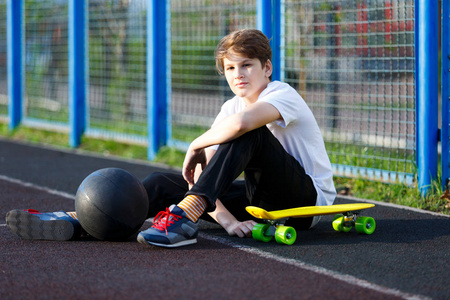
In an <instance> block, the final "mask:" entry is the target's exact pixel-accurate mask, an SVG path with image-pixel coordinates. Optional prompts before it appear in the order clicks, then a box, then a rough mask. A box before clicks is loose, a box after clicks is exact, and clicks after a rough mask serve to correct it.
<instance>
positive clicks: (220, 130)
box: [138, 30, 336, 247]
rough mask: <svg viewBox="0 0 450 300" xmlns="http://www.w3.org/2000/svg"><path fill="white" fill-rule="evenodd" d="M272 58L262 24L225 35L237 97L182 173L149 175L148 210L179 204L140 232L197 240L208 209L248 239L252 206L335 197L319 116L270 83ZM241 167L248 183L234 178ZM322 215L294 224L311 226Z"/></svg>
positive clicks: (159, 238)
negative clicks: (260, 27) (198, 226)
mask: <svg viewBox="0 0 450 300" xmlns="http://www.w3.org/2000/svg"><path fill="white" fill-rule="evenodd" d="M271 56H272V53H271V49H270V45H269V40H268V39H267V37H266V36H265V35H264V34H263V33H262V32H260V31H258V30H240V31H236V32H233V33H231V34H229V35H228V36H226V37H224V38H223V39H222V40H221V41H220V43H219V45H218V47H217V52H216V66H217V68H218V70H219V72H221V73H223V74H224V75H225V77H226V79H227V82H228V84H229V86H230V88H231V90H232V91H233V93H234V94H235V95H236V96H235V97H234V98H232V99H231V100H229V101H227V102H226V103H225V104H224V105H223V106H222V109H221V111H220V113H219V114H218V116H217V117H216V119H215V121H214V123H213V125H212V126H211V129H210V130H208V131H207V132H205V133H204V134H202V135H201V136H199V137H198V138H197V139H195V140H194V141H193V142H192V143H191V144H190V146H189V149H188V151H187V153H186V157H185V160H184V164H183V171H182V176H183V177H181V175H171V174H161V173H158V174H151V175H150V176H149V177H147V178H146V179H145V180H144V182H143V183H144V186H145V188H146V189H147V192H148V195H149V198H150V211H149V215H155V214H156V212H157V211H158V210H161V209H163V208H164V207H167V206H169V205H172V206H171V207H170V209H169V208H166V210H164V211H161V212H159V213H158V214H157V215H156V217H155V219H154V225H153V226H152V227H151V228H149V229H147V230H145V231H143V232H141V233H140V234H139V235H138V241H139V242H140V243H142V244H151V245H156V246H162V247H179V246H183V245H189V244H193V243H195V242H196V236H197V231H198V230H197V220H198V219H199V218H200V217H201V216H203V217H205V218H208V216H207V215H204V212H207V213H208V214H209V216H210V217H212V218H213V219H214V220H215V221H217V222H218V223H219V224H220V225H221V226H222V227H223V228H224V229H225V230H226V231H227V232H228V234H230V235H237V236H239V237H245V236H251V232H252V229H253V226H255V224H256V222H255V221H254V220H252V218H251V217H250V215H249V214H248V213H246V211H245V206H247V205H255V206H260V207H262V208H265V209H266V210H277V209H286V208H293V207H299V206H310V205H330V204H332V203H333V202H334V198H335V196H336V191H335V188H334V184H333V180H332V170H331V164H330V161H329V159H328V156H327V154H326V150H325V146H324V142H323V139H322V136H321V133H320V130H319V127H318V125H317V122H316V120H315V119H314V116H313V114H312V112H311V111H310V109H309V108H308V106H307V105H306V103H305V102H304V101H303V99H302V98H301V96H300V95H299V94H298V93H297V92H296V91H295V90H294V89H292V88H291V87H290V86H289V85H287V84H285V83H281V82H271V75H272V63H271ZM197 166H201V168H197ZM242 172H244V173H245V183H242V182H238V181H237V182H234V180H235V179H236V178H237V177H238V176H239V175H240V174H241V173H242ZM186 182H187V183H186ZM188 184H189V186H188ZM184 196H185V198H184V199H183V200H182V201H181V202H179V201H180V199H182V198H183V197H184ZM178 202H179V203H178ZM174 204H176V205H174ZM317 221H318V220H314V222H313V218H306V219H290V220H289V221H288V222H287V224H290V225H292V226H295V227H296V228H300V229H307V228H310V227H312V226H314V225H315V223H317Z"/></svg>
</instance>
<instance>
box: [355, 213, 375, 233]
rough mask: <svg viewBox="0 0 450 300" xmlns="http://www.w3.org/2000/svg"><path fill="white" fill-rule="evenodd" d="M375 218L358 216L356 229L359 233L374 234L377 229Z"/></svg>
mask: <svg viewBox="0 0 450 300" xmlns="http://www.w3.org/2000/svg"><path fill="white" fill-rule="evenodd" d="M375 227H376V225H375V220H374V219H373V218H371V217H358V218H357V219H356V222H355V229H356V231H357V232H358V233H364V234H372V233H373V232H374V231H375Z"/></svg>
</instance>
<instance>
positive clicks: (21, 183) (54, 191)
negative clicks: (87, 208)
mask: <svg viewBox="0 0 450 300" xmlns="http://www.w3.org/2000/svg"><path fill="white" fill-rule="evenodd" d="M0 179H1V180H4V181H7V182H11V183H15V184H19V185H21V186H24V187H30V188H33V189H36V190H38V191H41V192H46V193H49V194H52V195H56V196H61V197H64V198H68V199H72V200H75V195H72V194H69V193H66V192H61V191H57V190H53V189H50V188H46V187H42V186H40V185H36V184H34V183H30V182H25V181H22V180H20V179H15V178H11V177H8V176H4V175H0Z"/></svg>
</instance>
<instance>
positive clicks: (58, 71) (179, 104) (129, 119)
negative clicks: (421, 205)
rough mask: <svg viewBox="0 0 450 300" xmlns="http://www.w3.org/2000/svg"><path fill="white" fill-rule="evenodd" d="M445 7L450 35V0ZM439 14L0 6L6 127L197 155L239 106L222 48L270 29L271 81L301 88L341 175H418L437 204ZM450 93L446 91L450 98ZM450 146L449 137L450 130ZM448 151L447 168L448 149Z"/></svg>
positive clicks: (278, 3) (250, 1) (364, 2)
mask: <svg viewBox="0 0 450 300" xmlns="http://www.w3.org/2000/svg"><path fill="white" fill-rule="evenodd" d="M442 5H443V6H442V9H443V11H444V13H443V19H442V20H443V21H442V24H443V25H442V26H443V29H444V30H445V28H447V27H448V21H446V20H447V19H446V18H445V11H446V9H448V0H443V1H442ZM437 6H438V4H437V1H426V0H415V1H414V0H406V1H401V0H389V1H387V0H386V1H385V0H382V1H380V0H360V1H350V0H340V1H337V0H333V1H331V0H330V1H316V0H315V1H313V0H298V1H295V0H284V1H282V0H247V1H235V0H226V1H223V0H220V1H219V0H208V1H206V0H193V1H182V0H171V1H169V0H167V1H163V0H134V1H126V2H122V1H97V0H91V1H87V0H86V1H77V0H70V1H67V2H65V1H57V0H45V1H38V2H36V1H27V0H16V1H13V0H8V1H6V3H5V1H2V0H0V13H2V15H1V16H0V33H1V32H2V30H3V31H6V32H7V39H6V40H5V39H3V38H1V37H0V68H5V69H6V67H5V66H4V65H5V64H4V63H2V62H3V60H2V59H1V58H2V53H6V52H7V53H8V59H7V62H8V68H7V69H8V72H7V76H6V77H4V76H3V75H1V74H0V94H1V95H0V117H2V118H3V119H7V120H8V123H9V126H10V128H11V129H12V128H15V127H16V126H17V125H18V124H20V123H25V124H28V125H32V126H41V127H42V126H43V127H47V128H55V129H57V130H66V131H69V132H70V141H69V143H70V145H72V146H73V147H76V146H77V145H79V143H80V142H81V136H82V135H83V134H85V135H88V136H94V137H101V138H111V139H116V140H121V141H128V142H132V143H140V144H145V145H147V146H148V156H149V159H152V158H153V157H154V156H155V155H156V153H157V151H158V149H159V148H160V147H161V146H162V145H165V144H169V145H171V146H176V147H181V148H182V147H186V145H188V143H189V142H190V141H191V140H192V139H193V138H194V137H195V136H196V135H198V134H199V133H201V132H202V131H203V130H205V129H206V128H207V127H208V126H209V125H210V124H211V122H212V120H213V118H214V116H215V114H217V112H218V110H219V109H220V106H221V104H222V103H223V102H224V101H225V100H226V99H228V98H230V97H231V94H230V92H229V89H228V87H227V84H226V82H225V81H224V79H223V78H221V77H220V76H218V75H217V73H216V71H215V69H214V57H213V55H214V49H215V46H216V44H217V42H218V41H219V39H220V38H221V37H222V36H224V35H225V34H227V33H229V32H231V31H232V30H236V29H240V28H259V29H261V30H262V31H263V32H265V33H266V34H267V36H268V37H269V38H271V44H272V48H273V59H272V60H273V63H274V66H275V67H276V68H274V75H273V78H274V79H281V80H283V81H286V82H288V83H289V84H290V85H292V86H293V87H295V88H296V89H297V90H298V91H299V92H300V94H301V95H302V96H303V97H304V98H305V100H306V101H307V103H308V105H309V106H310V107H311V109H312V110H313V112H314V114H315V116H316V118H317V120H318V122H319V124H320V126H321V128H322V131H323V135H324V138H325V141H326V143H327V149H328V152H329V154H330V157H331V160H332V163H333V166H334V170H335V174H336V175H338V176H358V177H364V178H368V179H373V180H381V181H387V182H394V181H395V182H403V183H406V184H412V183H414V182H415V180H416V176H418V182H419V186H420V187H421V189H422V191H423V192H424V193H426V192H427V191H428V189H429V187H430V184H431V181H432V180H433V179H435V178H436V177H437V174H436V173H437V135H438V132H437V106H438V105H437V104H438V94H437V89H438V88H437V86H436V82H437V53H438V48H437V40H438V36H437V32H438V30H437V28H438V27H437V26H438V25H437V23H436V18H437V13H438V10H439V7H437ZM50 11H51V12H52V13H50V14H49V12H50ZM49 15H51V17H49ZM53 15H54V16H53ZM435 17H436V18H435ZM6 21H7V22H6ZM2 24H6V25H2ZM446 26H447V27H446ZM5 28H6V29H5ZM444 32H445V31H444ZM0 36H4V35H0ZM444 36H445V35H443V40H442V45H448V41H447V40H445V38H444ZM6 46H7V48H8V51H6V49H5V50H4V51H3V48H4V47H6ZM444 50H445V51H447V52H445V51H443V59H442V63H443V67H445V68H446V70H448V46H447V48H446V49H444ZM430 53H432V54H433V55H431V54H430ZM444 53H445V55H446V56H445V57H444ZM434 54H435V55H434ZM14 55H15V56H14ZM1 76H3V77H1ZM6 80H7V81H8V91H7V93H8V94H7V96H6V91H5V89H4V88H3V90H2V86H3V84H4V82H5V81H6ZM442 82H443V83H445V82H448V75H447V73H446V72H443V75H442ZM447 86H448V85H447ZM448 93H449V92H448V89H447V87H446V85H442V95H445V97H447V98H446V99H448V97H449V96H448ZM4 98H6V99H8V104H5V103H3V102H4V101H3V100H2V99H4ZM443 99H444V96H443ZM446 105H447V103H445V102H443V104H442V107H443V114H442V118H443V122H445V123H443V124H447V123H449V122H448V116H447V115H448V114H445V111H448V106H446ZM6 113H7V115H6ZM416 116H417V117H416ZM442 139H443V140H444V139H446V141H447V140H448V128H446V127H445V126H443V128H442ZM442 147H443V148H442V149H443V150H442V151H443V152H442V153H443V154H445V157H443V159H442V164H443V166H444V164H446V166H448V145H447V143H442ZM444 149H445V150H444ZM444 151H447V152H445V153H444ZM416 165H417V167H418V170H416ZM447 169H448V168H444V167H443V176H444V178H447V177H449V175H448V173H449V171H448V170H447Z"/></svg>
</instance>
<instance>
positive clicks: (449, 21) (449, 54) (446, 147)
mask: <svg viewBox="0 0 450 300" xmlns="http://www.w3.org/2000/svg"><path fill="white" fill-rule="evenodd" d="M441 12H442V27H441V32H442V34H441V70H442V73H441V99H442V105H441V116H442V128H441V146H442V148H441V167H442V176H441V178H442V182H441V183H442V189H443V190H445V188H446V186H445V185H446V182H447V180H448V179H449V178H450V36H449V34H448V33H449V32H450V31H449V30H450V0H442V10H441Z"/></svg>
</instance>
